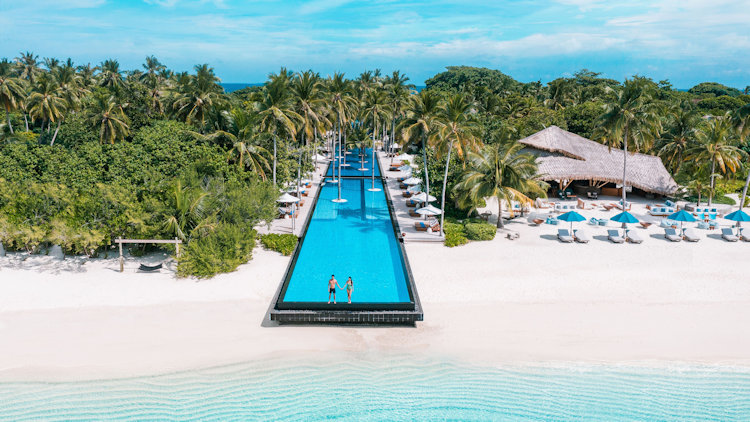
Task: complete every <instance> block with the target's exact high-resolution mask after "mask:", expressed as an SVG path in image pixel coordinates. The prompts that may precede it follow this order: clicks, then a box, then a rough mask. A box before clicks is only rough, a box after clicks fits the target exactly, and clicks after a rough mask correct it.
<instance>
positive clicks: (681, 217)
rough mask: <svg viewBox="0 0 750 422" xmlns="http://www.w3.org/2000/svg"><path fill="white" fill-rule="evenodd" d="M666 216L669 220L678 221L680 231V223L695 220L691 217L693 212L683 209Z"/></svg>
mask: <svg viewBox="0 0 750 422" xmlns="http://www.w3.org/2000/svg"><path fill="white" fill-rule="evenodd" d="M667 218H668V219H670V220H672V221H679V222H680V231H682V230H683V228H682V225H683V224H684V223H685V222H688V223H692V222H693V221H696V220H695V217H693V214H690V213H689V212H687V211H685V210H679V211H677V212H676V213H674V214H672V215H670V216H669V217H667Z"/></svg>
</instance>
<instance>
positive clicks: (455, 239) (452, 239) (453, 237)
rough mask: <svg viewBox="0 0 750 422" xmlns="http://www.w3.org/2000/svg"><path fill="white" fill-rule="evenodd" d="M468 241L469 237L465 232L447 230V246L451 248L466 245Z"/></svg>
mask: <svg viewBox="0 0 750 422" xmlns="http://www.w3.org/2000/svg"><path fill="white" fill-rule="evenodd" d="M468 242H469V239H467V238H466V236H464V234H463V232H445V246H447V247H449V248H452V247H454V246H460V245H465V244H466V243H468Z"/></svg>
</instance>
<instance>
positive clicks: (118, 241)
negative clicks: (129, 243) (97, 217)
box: [117, 237, 125, 272]
mask: <svg viewBox="0 0 750 422" xmlns="http://www.w3.org/2000/svg"><path fill="white" fill-rule="evenodd" d="M120 240H121V239H120V238H119V237H118V238H117V243H118V244H119V245H120V272H123V271H125V262H123V259H122V242H120Z"/></svg>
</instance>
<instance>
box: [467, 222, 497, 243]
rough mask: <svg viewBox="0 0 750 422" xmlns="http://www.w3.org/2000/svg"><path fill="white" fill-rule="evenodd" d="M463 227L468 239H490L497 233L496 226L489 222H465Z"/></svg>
mask: <svg viewBox="0 0 750 422" xmlns="http://www.w3.org/2000/svg"><path fill="white" fill-rule="evenodd" d="M464 229H465V230H466V237H467V238H468V239H469V240H492V239H494V238H495V235H496V234H497V228H496V227H495V226H493V225H492V224H489V223H466V225H465V226H464Z"/></svg>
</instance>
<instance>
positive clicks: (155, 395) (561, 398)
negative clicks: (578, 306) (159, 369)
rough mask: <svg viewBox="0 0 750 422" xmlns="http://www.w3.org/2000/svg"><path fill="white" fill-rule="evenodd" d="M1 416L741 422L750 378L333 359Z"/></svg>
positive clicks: (29, 386) (5, 396)
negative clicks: (687, 421)
mask: <svg viewBox="0 0 750 422" xmlns="http://www.w3.org/2000/svg"><path fill="white" fill-rule="evenodd" d="M0 409H2V411H1V412H0V420H3V421H5V420H7V421H36V420H73V419H74V420H196V421H197V420H201V421H203V420H222V421H233V420H242V421H246V420H247V421H255V420H258V421H269V420H273V421H298V420H299V421H301V420H304V421H320V420H347V421H350V420H358V421H381V420H388V421H405V420H446V419H450V420H474V421H495V420H513V421H526V420H536V421H548V420H555V421H563V420H597V421H599V420H601V421H653V420H658V421H685V420H689V421H697V420H700V421H748V420H750V372H747V371H743V370H731V369H722V368H706V367H686V368H677V369H674V368H673V369H666V368H664V369H638V368H621V367H606V366H570V367H558V368H537V367H528V368H527V367H506V368H488V367H477V366H469V365H463V364H457V363H453V362H445V361H431V360H421V361H417V360H414V359H413V358H412V359H407V358H404V357H387V358H386V357H382V358H379V359H377V360H368V359H358V358H356V357H352V356H338V355H337V356H335V357H333V358H332V359H328V360H325V361H322V360H317V361H316V360H306V361H305V362H299V361H265V362H256V363H252V364H247V365H238V366H231V367H224V368H215V369H209V370H201V371H194V372H188V373H179V374H171V375H165V376H156V377H148V378H134V379H127V380H116V381H97V382H78V383H5V384H2V383H0Z"/></svg>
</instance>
